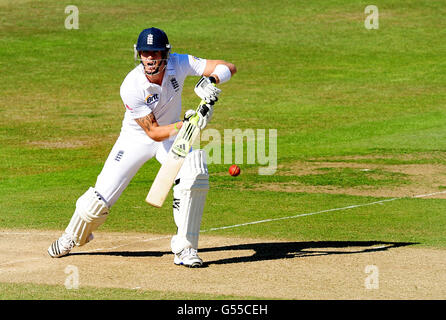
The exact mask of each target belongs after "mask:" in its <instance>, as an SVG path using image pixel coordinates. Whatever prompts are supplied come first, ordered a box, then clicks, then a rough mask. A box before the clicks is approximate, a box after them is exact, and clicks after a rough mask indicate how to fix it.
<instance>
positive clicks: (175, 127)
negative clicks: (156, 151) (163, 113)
mask: <svg viewBox="0 0 446 320" xmlns="http://www.w3.org/2000/svg"><path fill="white" fill-rule="evenodd" d="M182 125H183V121H179V122H175V123H172V124H169V125H166V126H158V127H155V128H153V129H152V130H151V133H150V134H149V133H148V131H147V130H144V131H146V133H147V135H148V136H149V137H150V138H152V139H153V140H155V141H163V140H166V139H168V138H169V137H171V136H173V135H175V134H177V133H178V131H179V130H180V128H181V126H182Z"/></svg>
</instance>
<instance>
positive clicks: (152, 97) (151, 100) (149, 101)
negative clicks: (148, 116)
mask: <svg viewBox="0 0 446 320" xmlns="http://www.w3.org/2000/svg"><path fill="white" fill-rule="evenodd" d="M159 99H160V98H159V94H158V93H153V94H149V95H148V96H147V97H146V103H147V104H152V103H155V102H158V100H159Z"/></svg>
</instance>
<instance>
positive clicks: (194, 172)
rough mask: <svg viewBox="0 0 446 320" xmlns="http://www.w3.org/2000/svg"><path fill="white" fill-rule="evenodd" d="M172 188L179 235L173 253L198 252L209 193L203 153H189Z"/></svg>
mask: <svg viewBox="0 0 446 320" xmlns="http://www.w3.org/2000/svg"><path fill="white" fill-rule="evenodd" d="M178 178H179V183H178V184H176V185H175V186H174V187H173V197H174V200H173V201H174V203H173V215H174V219H175V224H176V225H177V228H178V231H177V234H176V235H175V236H173V237H172V241H171V248H172V252H173V253H179V252H181V251H182V250H183V249H184V248H194V249H198V237H199V233H200V226H201V218H202V216H203V210H204V204H205V202H206V196H207V193H208V191H209V174H208V168H207V165H206V154H205V153H204V151H203V150H194V151H192V152H190V153H189V154H188V155H187V157H186V160H185V162H184V164H183V166H182V167H181V170H180V172H179V174H178Z"/></svg>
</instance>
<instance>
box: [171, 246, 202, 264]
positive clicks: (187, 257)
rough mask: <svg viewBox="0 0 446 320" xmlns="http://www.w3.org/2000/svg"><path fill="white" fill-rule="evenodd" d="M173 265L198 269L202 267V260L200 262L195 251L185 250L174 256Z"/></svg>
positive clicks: (191, 249)
mask: <svg viewBox="0 0 446 320" xmlns="http://www.w3.org/2000/svg"><path fill="white" fill-rule="evenodd" d="M173 263H175V264H176V265H178V266H186V267H189V268H199V267H201V266H202V265H203V260H201V258H200V257H199V256H198V254H197V249H194V248H185V249H183V251H181V252H180V253H176V254H175V258H174V260H173Z"/></svg>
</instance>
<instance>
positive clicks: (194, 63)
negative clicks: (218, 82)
mask: <svg viewBox="0 0 446 320" xmlns="http://www.w3.org/2000/svg"><path fill="white" fill-rule="evenodd" d="M179 58H180V59H179V63H180V67H181V69H182V71H183V72H184V73H185V74H186V75H188V76H201V75H202V74H203V72H204V69H205V68H206V59H202V58H198V57H195V56H191V55H189V54H181V55H179Z"/></svg>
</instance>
